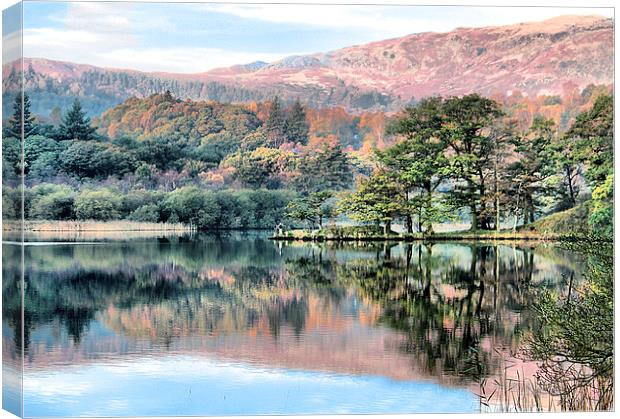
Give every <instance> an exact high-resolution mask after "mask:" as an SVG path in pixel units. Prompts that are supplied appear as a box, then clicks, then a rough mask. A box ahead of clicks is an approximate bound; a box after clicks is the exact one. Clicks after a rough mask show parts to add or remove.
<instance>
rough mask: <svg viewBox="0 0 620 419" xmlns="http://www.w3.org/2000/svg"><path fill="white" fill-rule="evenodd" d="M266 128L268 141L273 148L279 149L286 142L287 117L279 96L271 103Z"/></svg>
mask: <svg viewBox="0 0 620 419" xmlns="http://www.w3.org/2000/svg"><path fill="white" fill-rule="evenodd" d="M266 128H267V140H268V141H269V143H270V144H271V145H272V146H273V147H275V148H278V147H280V146H281V145H282V144H284V143H285V142H286V140H287V136H286V116H285V114H284V110H283V109H282V105H281V104H280V99H279V98H278V97H277V96H276V97H275V98H274V99H273V102H272V103H271V109H270V110H269V117H268V118H267V123H266Z"/></svg>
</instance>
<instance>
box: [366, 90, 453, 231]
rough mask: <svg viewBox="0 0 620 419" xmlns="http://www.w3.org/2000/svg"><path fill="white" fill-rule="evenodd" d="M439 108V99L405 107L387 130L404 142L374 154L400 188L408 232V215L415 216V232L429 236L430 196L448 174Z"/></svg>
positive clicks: (433, 207)
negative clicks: (403, 196)
mask: <svg viewBox="0 0 620 419" xmlns="http://www.w3.org/2000/svg"><path fill="white" fill-rule="evenodd" d="M442 105H443V100H442V99H441V98H431V99H424V100H422V101H421V102H420V103H419V104H418V105H417V106H416V107H413V108H407V109H406V110H405V111H404V112H403V113H402V114H401V115H399V116H398V117H397V118H396V119H395V120H394V121H393V122H392V123H391V125H390V126H389V127H388V130H387V131H388V133H389V134H392V135H397V136H400V137H404V140H403V141H400V142H398V143H396V144H395V145H393V146H391V147H389V148H387V149H386V150H383V151H379V150H378V151H376V157H377V160H378V161H379V163H380V164H381V165H382V167H384V168H385V170H386V171H387V173H388V174H389V175H390V176H392V177H393V178H394V180H395V181H396V182H398V183H399V184H400V185H401V186H402V188H403V191H404V193H405V204H406V205H405V214H404V216H405V227H406V229H407V232H409V233H412V232H413V222H412V216H411V214H412V213H415V214H416V215H417V217H418V221H419V229H420V230H421V231H422V230H424V231H426V232H427V233H432V231H433V224H432V223H433V222H434V221H439V219H438V216H439V213H438V212H437V209H438V208H439V207H438V206H437V205H435V201H436V200H435V199H434V197H433V193H434V192H435V190H436V189H437V187H438V186H439V185H440V184H441V182H442V181H443V180H444V179H445V178H446V177H447V175H448V173H449V170H448V168H449V163H448V159H447V158H446V156H445V150H446V147H447V145H446V142H445V141H444V139H443V138H442V135H441V130H442V126H443V120H442V109H441V107H442Z"/></svg>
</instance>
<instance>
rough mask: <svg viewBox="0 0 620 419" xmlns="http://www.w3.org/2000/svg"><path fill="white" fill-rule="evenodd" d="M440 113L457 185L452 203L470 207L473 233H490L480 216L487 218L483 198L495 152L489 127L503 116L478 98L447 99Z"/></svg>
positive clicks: (492, 103) (495, 106) (488, 101)
mask: <svg viewBox="0 0 620 419" xmlns="http://www.w3.org/2000/svg"><path fill="white" fill-rule="evenodd" d="M442 110H443V112H442V114H443V115H444V118H445V119H444V123H443V127H442V136H443V138H444V140H445V141H446V142H447V144H448V146H449V148H450V168H451V171H452V173H453V177H454V179H455V180H456V181H457V183H456V184H455V188H454V191H453V195H454V198H455V201H456V202H458V203H459V204H462V205H465V206H467V207H469V211H470V217H471V229H472V230H476V229H489V228H491V217H490V216H488V215H487V216H484V217H482V216H481V214H490V212H489V211H487V202H488V201H487V199H485V198H486V197H487V196H488V194H489V185H488V182H487V178H488V175H489V170H491V168H492V162H493V159H492V158H491V156H492V155H493V153H494V151H495V141H494V138H493V131H492V130H491V127H492V125H493V124H494V123H495V122H496V120H497V119H498V118H499V117H500V116H502V115H503V112H502V110H501V109H500V107H499V105H498V104H497V103H496V102H495V101H493V100H491V99H487V98H484V97H481V96H479V95H478V94H471V95H467V96H463V97H453V98H449V99H447V100H446V101H445V102H444V105H443V107H442Z"/></svg>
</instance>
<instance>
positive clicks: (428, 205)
mask: <svg viewBox="0 0 620 419" xmlns="http://www.w3.org/2000/svg"><path fill="white" fill-rule="evenodd" d="M425 189H426V200H425V204H426V218H427V220H426V222H427V227H426V233H427V234H429V235H430V234H433V220H432V218H430V214H431V212H432V211H433V191H432V187H431V184H430V182H428V183H427V184H426V185H425Z"/></svg>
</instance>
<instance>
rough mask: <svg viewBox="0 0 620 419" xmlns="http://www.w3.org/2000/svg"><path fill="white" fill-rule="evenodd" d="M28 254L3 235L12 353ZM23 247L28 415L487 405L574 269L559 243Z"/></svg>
mask: <svg viewBox="0 0 620 419" xmlns="http://www.w3.org/2000/svg"><path fill="white" fill-rule="evenodd" d="M20 253H21V248H20V247H19V246H15V245H11V244H4V246H3V266H4V268H3V269H4V272H3V276H4V278H5V280H4V284H3V304H4V307H3V310H4V319H5V321H4V324H3V330H4V332H3V353H4V357H5V359H8V360H11V359H13V360H15V362H17V360H18V358H17V356H16V354H17V352H18V351H19V348H20V347H21V346H22V345H21V341H20V337H19V335H18V336H16V335H15V330H16V329H17V330H18V327H19V323H20V316H21V314H20V310H19V281H18V277H19V276H18V275H16V272H15V270H14V269H12V266H15V261H16V260H19V257H20ZM24 257H25V260H26V264H27V270H26V280H25V304H26V308H25V313H24V325H25V333H24V340H23V348H24V366H25V372H24V381H23V391H24V414H25V415H26V416H89V415H90V416H95V415H96V416H111V415H133V416H147V415H225V414H298V413H384V412H386V413H387V412H389V413H399V412H403V413H414V412H468V411H477V410H479V403H478V400H477V398H476V396H475V390H476V386H477V383H478V382H479V381H480V380H481V379H483V378H484V377H492V376H493V375H494V374H497V373H498V372H499V370H500V369H501V366H500V365H501V361H502V359H505V358H508V357H510V353H511V352H512V351H515V350H516V349H517V348H518V347H519V343H520V340H521V339H522V336H523V334H524V333H526V332H527V330H528V328H529V327H530V325H531V322H532V318H533V313H532V310H531V308H530V307H529V305H530V304H531V303H532V302H533V301H535V299H536V295H537V293H539V292H540V291H541V290H542V289H543V288H544V287H552V288H556V289H563V287H566V282H567V281H568V280H569V278H570V277H571V276H573V280H575V281H578V280H579V277H580V272H579V266H580V263H579V259H578V258H577V256H576V255H574V254H570V253H566V252H565V251H563V250H561V249H558V248H555V247H553V246H551V245H536V246H532V245H528V247H522V246H519V245H513V244H502V245H489V244H473V243H471V244H466V243H463V244H433V245H430V244H426V245H424V244H419V245H418V244H414V245H406V244H398V245H391V246H385V245H383V244H370V245H368V246H357V247H355V246H351V245H347V246H334V245H332V246H325V245H316V244H291V243H275V242H272V241H269V240H267V239H266V238H265V237H264V236H263V235H260V234H246V235H244V234H230V235H224V236H219V237H216V236H207V235H205V236H197V237H191V238H190V237H184V238H183V237H181V238H162V239H148V238H141V239H136V240H126V241H114V242H97V243H61V242H59V243H39V244H38V245H28V246H25V248H24ZM4 368H5V371H7V368H9V374H8V375H7V374H5V380H9V381H7V382H5V384H7V383H9V384H10V379H11V374H10V363H8V364H5V366H4ZM7 377H8V378H7ZM17 384H18V382H17V381H14V382H13V387H11V386H9V388H8V389H5V399H6V400H7V401H6V402H7V403H10V402H11V399H12V398H13V399H15V397H17V393H18V390H17V387H16V386H17ZM11 391H13V392H14V393H11ZM16 392H17V393H16Z"/></svg>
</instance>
